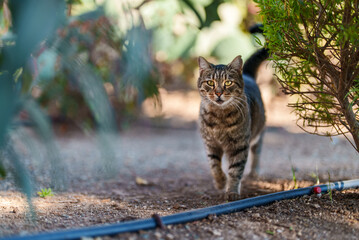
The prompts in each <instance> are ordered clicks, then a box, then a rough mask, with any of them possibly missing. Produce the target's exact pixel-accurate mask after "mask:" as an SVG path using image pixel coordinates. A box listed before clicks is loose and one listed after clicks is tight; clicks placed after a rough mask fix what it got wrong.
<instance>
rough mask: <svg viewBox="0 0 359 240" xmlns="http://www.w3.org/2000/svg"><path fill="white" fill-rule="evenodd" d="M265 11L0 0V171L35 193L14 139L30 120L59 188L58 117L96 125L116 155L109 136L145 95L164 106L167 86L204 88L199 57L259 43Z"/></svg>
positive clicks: (207, 3)
mask: <svg viewBox="0 0 359 240" xmlns="http://www.w3.org/2000/svg"><path fill="white" fill-rule="evenodd" d="M20 5H21V6H20ZM257 11H258V9H257V7H256V6H255V4H254V3H253V2H252V1H251V0H218V1H214V0H196V1H195V0H136V1H130V0H128V1H118V0H66V1H64V0H39V1H38V0H2V1H0V36H1V52H0V67H1V69H0V78H1V79H0V80H1V81H0V149H1V150H2V151H1V158H0V177H2V178H4V177H5V176H6V173H7V172H9V171H10V172H11V174H12V175H14V177H15V179H16V180H17V181H18V182H19V184H20V186H22V187H23V189H27V190H25V192H26V193H27V195H28V196H30V195H31V186H30V185H29V183H30V182H31V181H30V175H31V173H29V172H28V170H27V169H26V167H24V165H23V164H22V163H21V161H20V160H19V158H20V157H19V156H18V155H17V154H16V152H17V151H16V149H15V148H16V146H15V145H14V144H13V142H12V140H11V139H12V138H14V137H13V135H16V134H17V135H18V136H19V132H20V130H19V126H20V125H24V124H30V125H31V126H34V129H35V130H37V133H38V135H39V136H40V137H41V139H42V140H43V142H44V144H45V145H46V149H47V151H48V156H49V158H48V159H49V161H50V164H51V165H52V166H53V174H52V176H53V177H54V178H55V181H54V184H53V185H60V186H65V185H66V183H65V182H64V181H63V180H61V179H63V178H64V173H63V171H61V170H64V167H63V166H62V165H61V159H60V157H59V154H58V153H57V152H58V150H57V149H56V144H55V143H54V141H53V128H52V126H53V124H54V123H60V124H59V126H60V129H61V128H65V130H66V129H67V128H71V127H75V128H77V129H81V130H83V131H93V130H96V132H97V133H98V136H99V139H100V142H101V144H100V145H101V146H102V148H103V151H104V152H106V153H107V158H108V159H111V158H113V156H111V154H110V153H111V151H110V150H109V148H108V145H109V142H110V140H109V139H107V140H106V137H104V136H105V135H104V134H103V133H109V132H116V131H115V129H116V128H118V127H120V128H124V127H126V126H128V125H129V123H130V122H133V120H135V119H136V118H137V116H138V115H139V114H140V111H141V105H142V103H143V102H144V101H145V100H146V99H151V100H152V102H153V104H155V105H156V106H159V107H160V106H161V96H160V91H159V89H161V88H164V89H195V83H196V74H197V71H198V69H197V57H198V56H199V55H201V56H204V57H209V56H210V60H211V61H213V62H217V63H227V62H229V61H231V60H232V59H233V58H234V57H235V56H237V55H238V54H241V55H242V56H243V58H244V59H246V58H247V57H248V56H249V55H250V54H251V53H252V52H253V51H254V50H255V48H256V46H255V41H254V39H253V37H251V36H250V34H249V33H248V32H247V31H246V29H248V28H249V27H250V26H251V25H253V24H254V23H256V22H258V20H259V19H256V18H257ZM63 130H64V129H63ZM21 134H25V133H24V132H21ZM25 135H26V134H25ZM21 136H22V135H21ZM20 139H21V140H22V141H24V142H26V143H25V144H28V145H29V144H31V141H28V139H29V136H24V137H20ZM6 159H7V160H8V163H7V161H6ZM107 163H108V166H107V170H109V169H112V167H111V161H108V162H107ZM59 169H60V171H59ZM105 170H106V167H105ZM64 171H65V170H64Z"/></svg>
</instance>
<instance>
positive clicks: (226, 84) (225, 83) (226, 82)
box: [224, 81, 233, 87]
mask: <svg viewBox="0 0 359 240" xmlns="http://www.w3.org/2000/svg"><path fill="white" fill-rule="evenodd" d="M232 83H233V82H232V81H225V82H224V86H227V87H228V86H231V85H232Z"/></svg>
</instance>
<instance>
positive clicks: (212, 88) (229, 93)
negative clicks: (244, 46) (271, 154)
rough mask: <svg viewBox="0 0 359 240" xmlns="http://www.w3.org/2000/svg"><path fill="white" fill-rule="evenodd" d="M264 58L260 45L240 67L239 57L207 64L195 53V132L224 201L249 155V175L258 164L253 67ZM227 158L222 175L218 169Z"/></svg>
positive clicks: (235, 189)
mask: <svg viewBox="0 0 359 240" xmlns="http://www.w3.org/2000/svg"><path fill="white" fill-rule="evenodd" d="M267 57H268V53H267V51H266V50H265V49H261V50H259V51H258V52H256V53H255V54H253V55H252V56H251V58H249V59H248V61H247V62H246V64H245V65H244V67H243V74H242V59H241V56H238V57H236V58H235V59H234V60H233V61H232V62H231V63H230V64H228V65H213V64H211V63H209V62H207V61H206V60H205V59H204V58H202V57H199V59H198V62H199V68H200V76H199V78H198V89H199V92H200V95H201V106H200V117H199V120H200V132H201V135H202V138H203V141H204V143H205V145H206V149H207V156H208V160H209V163H210V167H211V172H212V175H213V178H214V183H215V186H216V188H218V189H224V188H225V191H226V199H227V200H229V201H233V200H237V199H238V198H239V190H240V189H239V188H240V181H241V178H242V175H243V171H244V167H245V164H246V161H247V157H248V153H249V151H251V153H252V154H251V155H252V170H251V173H252V174H253V173H254V172H255V171H256V168H258V161H259V154H260V150H261V145H262V138H263V131H264V125H265V113H264V107H263V103H262V98H261V94H260V91H259V88H258V86H257V84H256V82H255V74H256V71H257V69H258V66H259V65H260V63H261V62H262V61H264V60H265V59H266V58H267ZM223 155H226V157H227V160H228V165H229V167H228V178H227V177H226V175H225V173H224V172H223V170H222V167H221V160H222V157H223Z"/></svg>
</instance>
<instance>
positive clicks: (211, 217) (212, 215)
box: [207, 214, 217, 221]
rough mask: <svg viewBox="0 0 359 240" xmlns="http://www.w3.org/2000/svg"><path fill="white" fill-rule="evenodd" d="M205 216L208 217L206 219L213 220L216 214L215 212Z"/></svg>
mask: <svg viewBox="0 0 359 240" xmlns="http://www.w3.org/2000/svg"><path fill="white" fill-rule="evenodd" d="M207 218H208V220H210V221H213V220H215V219H216V218H217V215H216V214H209V215H208V217H207Z"/></svg>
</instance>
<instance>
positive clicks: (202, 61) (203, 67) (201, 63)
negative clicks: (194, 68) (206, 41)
mask: <svg viewBox="0 0 359 240" xmlns="http://www.w3.org/2000/svg"><path fill="white" fill-rule="evenodd" d="M211 65H212V64H210V63H209V62H208V61H207V60H206V59H204V57H199V58H198V66H199V72H200V73H202V72H203V71H204V70H207V69H210V68H211Z"/></svg>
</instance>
